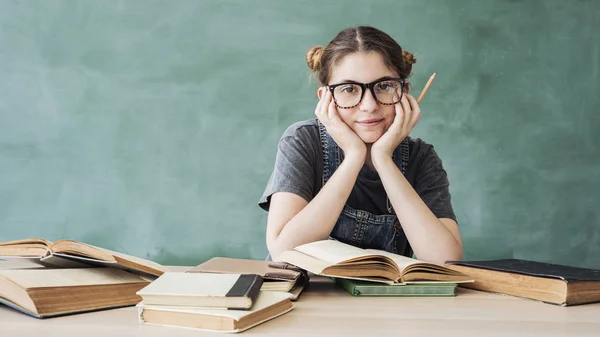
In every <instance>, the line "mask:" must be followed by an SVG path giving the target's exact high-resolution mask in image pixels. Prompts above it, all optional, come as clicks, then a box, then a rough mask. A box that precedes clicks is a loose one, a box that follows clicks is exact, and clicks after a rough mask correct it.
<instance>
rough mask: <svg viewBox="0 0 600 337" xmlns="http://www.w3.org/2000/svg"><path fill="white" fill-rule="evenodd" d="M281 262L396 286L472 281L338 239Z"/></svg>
mask: <svg viewBox="0 0 600 337" xmlns="http://www.w3.org/2000/svg"><path fill="white" fill-rule="evenodd" d="M277 258H278V259H280V260H282V261H284V262H287V263H290V264H293V265H295V266H298V267H300V268H303V269H306V270H307V271H309V272H311V273H314V274H317V275H323V276H329V277H339V278H348V279H356V280H363V281H372V282H381V283H387V284H397V283H432V282H439V283H459V282H472V278H470V277H469V276H467V275H465V274H463V273H460V272H458V271H455V270H452V269H450V268H446V267H444V266H441V265H437V264H433V263H427V262H423V261H419V260H416V259H412V258H409V257H406V256H402V255H398V254H393V253H389V252H386V251H382V250H376V249H362V248H358V247H354V246H352V245H348V244H345V243H343V242H340V241H336V240H322V241H316V242H312V243H307V244H305V245H301V246H298V247H296V248H294V249H293V250H288V251H285V252H283V253H282V254H281V255H280V256H278V257H277Z"/></svg>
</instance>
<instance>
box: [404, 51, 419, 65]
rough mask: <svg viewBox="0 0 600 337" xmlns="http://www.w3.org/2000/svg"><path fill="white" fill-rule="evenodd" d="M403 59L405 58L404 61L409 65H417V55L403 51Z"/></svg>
mask: <svg viewBox="0 0 600 337" xmlns="http://www.w3.org/2000/svg"><path fill="white" fill-rule="evenodd" d="M402 57H403V58H404V61H406V62H407V63H408V64H409V65H413V64H415V63H417V59H416V58H415V55H413V54H412V53H411V52H407V51H406V50H403V51H402Z"/></svg>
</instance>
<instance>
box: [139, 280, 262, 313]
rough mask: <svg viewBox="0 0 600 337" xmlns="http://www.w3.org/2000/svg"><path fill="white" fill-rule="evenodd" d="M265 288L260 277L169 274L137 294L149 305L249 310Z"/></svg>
mask: <svg viewBox="0 0 600 337" xmlns="http://www.w3.org/2000/svg"><path fill="white" fill-rule="evenodd" d="M262 284H263V280H262V278H261V277H260V276H259V275H256V274H205V273H175V272H166V273H164V274H163V275H162V276H161V277H159V278H157V279H156V280H155V281H154V282H152V283H151V284H149V285H148V286H147V287H145V288H144V289H141V290H140V291H138V293H137V294H138V295H139V296H140V297H141V298H142V300H143V302H144V304H147V305H158V306H168V305H172V306H180V307H210V308H222V309H243V310H248V309H250V308H251V307H252V305H253V304H254V301H255V300H256V297H257V296H258V293H259V291H260V287H261V286H262Z"/></svg>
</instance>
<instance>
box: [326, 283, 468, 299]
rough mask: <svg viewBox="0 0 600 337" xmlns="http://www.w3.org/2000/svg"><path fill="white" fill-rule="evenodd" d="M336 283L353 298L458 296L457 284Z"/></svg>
mask: <svg viewBox="0 0 600 337" xmlns="http://www.w3.org/2000/svg"><path fill="white" fill-rule="evenodd" d="M334 281H335V282H336V283H337V284H338V285H339V286H340V287H342V288H343V289H344V290H346V291H347V292H349V293H350V294H351V295H353V296H406V297H408V296H423V297H426V296H438V297H442V296H456V294H455V289H456V284H455V283H418V284H415V283H411V284H397V285H389V284H383V283H377V282H367V281H359V280H352V279H343V278H334Z"/></svg>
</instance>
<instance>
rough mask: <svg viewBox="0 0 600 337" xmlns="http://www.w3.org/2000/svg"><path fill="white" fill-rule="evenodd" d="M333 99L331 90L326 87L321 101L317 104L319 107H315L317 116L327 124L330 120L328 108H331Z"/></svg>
mask: <svg viewBox="0 0 600 337" xmlns="http://www.w3.org/2000/svg"><path fill="white" fill-rule="evenodd" d="M330 101H331V97H330V93H329V90H326V89H325V92H324V93H323V95H322V96H321V99H320V100H319V103H318V104H317V108H316V109H315V115H316V116H317V118H318V119H319V120H320V121H321V122H323V123H324V124H327V123H328V122H329V118H328V110H329V108H328V107H329V102H330Z"/></svg>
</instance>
